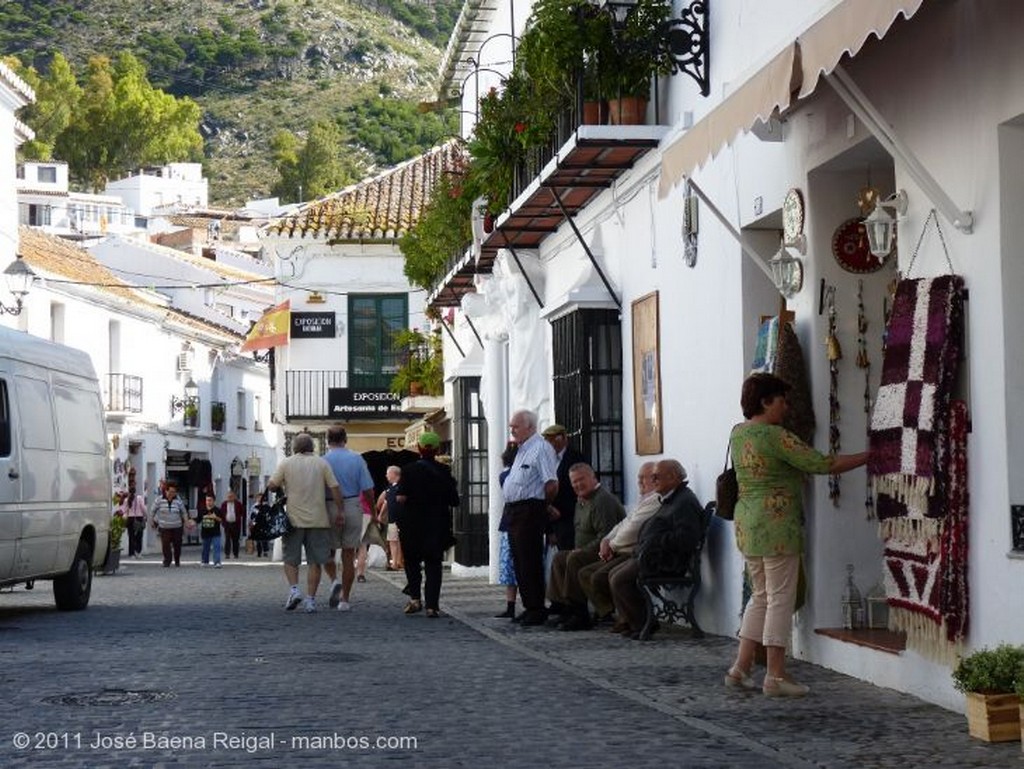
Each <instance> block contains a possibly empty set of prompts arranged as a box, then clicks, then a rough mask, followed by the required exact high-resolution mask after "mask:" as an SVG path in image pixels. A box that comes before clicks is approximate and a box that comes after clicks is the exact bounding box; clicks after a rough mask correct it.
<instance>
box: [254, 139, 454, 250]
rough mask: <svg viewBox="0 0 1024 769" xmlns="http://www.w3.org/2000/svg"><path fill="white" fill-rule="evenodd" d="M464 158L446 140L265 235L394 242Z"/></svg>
mask: <svg viewBox="0 0 1024 769" xmlns="http://www.w3.org/2000/svg"><path fill="white" fill-rule="evenodd" d="M465 161H466V152H465V149H464V148H463V145H462V143H461V141H459V140H458V139H452V140H450V141H448V142H446V143H445V144H442V145H441V146H439V147H435V148H434V149H432V150H430V151H429V152H426V153H424V154H423V155H420V156H418V157H415V158H413V159H412V160H408V161H406V162H405V163H402V164H401V165H398V166H395V167H394V168H392V169H389V170H387V171H385V172H383V173H381V174H379V175H377V176H374V177H372V178H370V179H365V180H363V181H361V182H359V183H357V184H354V185H352V186H351V187H347V188H346V189H343V190H341V191H339V192H335V193H332V194H331V195H328V196H327V197H324V198H321V199H320V200H316V201H313V202H310V203H307V204H305V205H303V206H302V207H301V208H300V209H299V210H298V211H297V212H296V213H294V214H292V215H290V216H287V217H284V218H282V219H278V220H276V221H273V222H271V223H270V224H268V225H267V227H266V232H268V233H271V234H274V235H287V236H288V237H300V238H304V237H316V238H326V239H329V240H384V241H391V240H394V239H395V238H400V237H401V236H402V235H404V234H405V233H406V232H408V231H409V229H410V228H412V227H413V226H414V225H415V224H416V222H417V221H419V217H420V212H421V211H422V210H423V206H424V205H425V204H426V203H427V202H428V201H429V200H430V195H431V193H432V191H433V189H434V187H435V185H436V184H437V182H438V180H439V179H440V178H441V175H442V174H445V173H451V172H453V171H459V170H461V169H462V168H463V167H464V165H465Z"/></svg>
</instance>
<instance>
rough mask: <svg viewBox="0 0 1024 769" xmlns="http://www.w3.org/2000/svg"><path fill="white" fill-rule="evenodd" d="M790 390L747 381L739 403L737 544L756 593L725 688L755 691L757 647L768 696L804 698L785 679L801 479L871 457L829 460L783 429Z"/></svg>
mask: <svg viewBox="0 0 1024 769" xmlns="http://www.w3.org/2000/svg"><path fill="white" fill-rule="evenodd" d="M789 389H790V387H789V385H788V384H787V383H786V382H785V381H783V380H782V379H779V378H778V377H777V376H774V375H772V374H752V375H751V376H749V377H747V379H746V381H745V382H744V383H743V392H742V394H741V396H740V406H741V408H742V409H743V416H744V417H746V419H747V421H746V422H743V423H742V424H738V425H736V427H734V428H733V430H732V435H731V436H730V451H731V453H732V461H733V465H734V466H735V468H736V478H737V480H738V481H739V488H740V496H739V502H738V503H737V505H736V517H735V525H736V544H737V546H738V547H739V549H740V552H741V553H743V557H744V559H745V560H746V563H747V573H748V574H749V576H750V582H751V585H752V587H753V593H752V595H751V598H750V601H749V602H748V603H747V608H746V610H745V611H744V613H743V623H742V625H741V626H740V648H739V652H738V654H737V655H736V661H735V662H734V663H733V666H732V667H731V668H730V669H729V672H728V673H727V674H726V676H725V685H726V686H731V687H740V688H743V689H753V688H755V686H756V685H755V684H754V682H753V680H752V679H751V677H750V670H751V667H752V666H753V663H754V652H755V650H756V648H757V644H759V643H763V644H764V645H765V647H766V649H767V652H768V672H767V674H766V675H765V678H764V685H763V686H762V691H763V692H764V693H765V695H767V696H769V697H799V696H802V695H804V694H807V692H808V688H807V687H806V686H803V685H801V684H798V683H796V682H794V681H793V680H791V679H790V678H789V677H788V676H787V675H786V647H787V645H788V644H789V634H790V631H791V629H792V626H793V610H794V607H795V605H796V586H797V577H798V574H799V571H800V555H801V553H802V552H803V549H804V545H803V539H804V532H803V509H802V508H803V506H802V498H803V479H804V475H805V474H806V473H816V474H826V473H827V474H833V475H834V474H838V473H845V472H846V471H847V470H852V469H854V468H855V467H860V466H861V465H863V464H864V463H865V462H867V459H868V454H867V452H861V453H859V454H842V455H838V456H834V455H833V456H828V455H825V454H822V453H820V452H818V451H816V450H815V449H814V448H812V447H811V446H808V445H807V444H806V443H804V442H803V441H802V440H800V439H799V438H797V437H796V436H795V435H793V433H791V432H789V431H788V430H786V429H785V428H784V427H782V421H783V419H784V417H785V415H786V410H787V409H788V408H789V406H788V404H787V402H786V394H787V393H788V391H789Z"/></svg>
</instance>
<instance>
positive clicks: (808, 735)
mask: <svg viewBox="0 0 1024 769" xmlns="http://www.w3.org/2000/svg"><path fill="white" fill-rule="evenodd" d="M197 557H198V553H197V552H196V551H195V549H194V548H190V549H187V550H186V553H185V556H184V558H183V565H182V567H181V568H180V569H175V568H170V569H164V568H161V567H160V565H159V563H158V562H156V561H154V560H153V559H152V558H149V559H147V560H146V561H145V562H139V561H130V562H126V563H125V564H124V566H123V568H122V572H121V573H119V574H118V575H116V576H113V577H98V578H97V579H96V580H95V581H94V583H93V597H92V603H91V605H90V607H89V609H88V610H86V611H85V612H79V613H61V612H57V611H56V610H55V609H54V608H53V604H52V597H51V593H50V585H49V583H39V584H38V585H37V586H36V588H35V590H32V591H27V590H25V589H24V587H18V588H17V589H15V590H14V591H5V592H4V593H3V594H0V655H2V656H0V659H2V661H3V666H2V673H0V676H2V679H0V680H2V682H3V683H2V690H3V693H4V696H3V702H2V705H0V714H2V721H3V723H4V725H5V731H4V732H3V733H0V766H2V767H5V768H6V767H72V766H73V767H90V769H91V768H93V767H199V766H216V767H235V766H239V767H240V766H253V765H260V766H275V767H279V766H285V765H294V766H304V767H311V766H315V767H335V766H338V767H340V766H345V767H378V766H408V767H438V768H442V767H474V768H477V767H491V768H496V767H584V766H606V765H618V764H622V765H625V766H629V767H631V768H635V769H642V768H643V767H658V769H663V768H664V767H665V766H684V767H737V768H740V767H769V768H770V767H851V768H852V767H858V768H864V767H907V766H910V767H986V768H988V767H993V768H994V767H1004V766H1005V767H1014V766H1017V767H1019V766H1024V760H1022V757H1021V756H1022V754H1021V748H1020V744H1019V743H1011V744H1009V745H989V744H985V743H981V742H978V741H976V740H971V739H970V738H969V737H968V736H967V729H966V723H965V720H964V718H963V717H962V716H960V715H958V714H955V713H950V712H948V711H945V710H942V709H940V708H937V707H933V706H930V705H927V704H924V703H922V702H921V701H919V700H916V699H914V698H912V697H908V696H905V695H901V694H897V693H895V692H892V691H888V690H884V689H880V688H877V687H873V686H871V685H868V684H865V683H862V682H860V681H856V680H854V679H850V678H846V677H844V676H841V675H838V674H835V673H832V672H830V671H827V670H824V669H821V668H817V667H813V666H810V665H805V664H800V663H796V664H795V665H794V667H793V671H794V673H795V675H796V676H797V677H798V678H799V679H800V680H801V681H804V682H806V683H808V684H810V685H811V687H812V693H811V695H810V696H809V697H807V698H806V699H805V700H803V701H772V700H768V699H766V698H764V697H762V696H761V695H760V693H759V692H758V693H756V694H742V693H736V692H733V691H731V690H726V689H725V688H724V687H722V684H721V679H722V673H723V671H724V669H725V667H726V665H727V662H728V660H729V658H730V656H731V654H732V651H733V641H732V640H731V639H727V638H721V637H708V638H706V639H703V640H699V641H698V640H695V639H692V638H691V637H690V636H689V633H688V632H687V631H685V630H682V629H679V630H674V629H673V630H671V631H668V632H662V633H659V634H658V635H656V636H655V638H654V640H652V641H651V642H648V643H642V644H641V643H637V642H630V641H626V640H623V639H621V638H620V637H618V636H613V635H611V634H609V633H607V632H605V630H603V629H602V630H595V631H590V632H584V633H560V632H557V631H555V630H553V629H550V628H520V627H518V626H517V625H515V624H513V623H511V622H509V621H508V620H499V619H492V618H491V615H492V614H494V613H495V611H496V610H499V609H500V608H501V606H502V605H503V596H502V590H501V588H498V587H494V586H490V585H487V584H486V582H485V581H483V580H479V579H453V578H451V577H450V576H448V575H446V581H445V588H444V591H443V593H442V609H443V611H444V612H445V613H446V614H445V616H443V617H442V618H441V619H439V620H430V619H427V618H426V617H424V615H423V614H417V615H413V616H405V615H403V614H402V612H401V608H402V606H403V604H404V596H402V595H401V593H400V588H401V586H402V584H403V583H402V582H401V581H400V580H399V578H398V575H397V574H391V573H386V572H382V571H379V570H374V571H371V572H370V575H369V578H368V582H367V583H366V584H357V585H356V586H355V588H354V591H353V611H352V612H350V613H347V614H346V613H339V612H333V611H329V610H327V608H326V590H325V589H324V588H322V589H321V595H320V599H321V604H322V605H321V610H320V611H319V612H318V613H316V614H314V615H307V614H303V613H301V611H296V612H291V613H288V612H285V611H284V610H283V608H282V604H283V601H284V598H285V593H286V590H285V583H284V579H283V577H282V574H281V568H280V565H279V564H270V563H266V562H257V561H255V560H254V559H253V558H252V556H243V560H241V561H231V562H229V563H227V564H226V565H225V568H223V569H219V570H215V569H203V568H200V567H199V566H198V565H197V564H195V563H194V561H195V560H197ZM184 561H191V563H185V562H184ZM23 743H27V745H25V744H23Z"/></svg>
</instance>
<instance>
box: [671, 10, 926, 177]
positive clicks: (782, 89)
mask: <svg viewBox="0 0 1024 769" xmlns="http://www.w3.org/2000/svg"><path fill="white" fill-rule="evenodd" d="M923 3H924V0H842V2H840V3H839V4H838V5H837V6H836V7H835V8H833V9H832V10H831V11H829V12H828V13H826V14H825V15H824V16H822V17H821V18H820V19H819V20H818V21H816V22H815V23H814V24H812V25H811V26H810V27H808V28H807V29H806V30H805V31H804V32H803V33H802V34H800V35H799V36H798V37H797V39H796V40H794V41H793V42H792V43H790V44H788V45H787V46H786V47H785V48H784V49H783V50H782V51H781V52H780V53H778V54H777V55H776V56H775V57H774V58H772V60H771V61H770V62H768V64H766V65H765V66H764V67H762V68H761V69H759V70H758V71H757V72H756V73H755V74H754V75H753V76H752V77H750V78H749V79H748V80H747V81H746V82H744V83H743V84H742V85H741V86H740V87H739V88H737V89H736V90H735V91H733V92H732V93H731V94H729V95H728V96H727V97H725V99H723V100H722V102H721V103H720V104H719V105H718V106H716V107H715V108H714V109H712V110H711V112H709V113H708V114H707V115H705V116H704V117H703V118H701V120H699V121H698V122H697V123H696V124H694V125H693V127H692V128H690V129H689V130H688V131H687V132H686V133H685V134H683V135H682V136H681V137H679V139H677V140H676V141H675V142H674V143H673V144H671V145H670V146H669V147H668V148H667V149H665V151H664V153H663V154H662V161H661V183H660V185H659V195H660V196H661V197H665V196H666V195H668V193H669V190H671V189H672V187H673V186H675V185H676V184H677V183H678V182H679V181H680V180H681V179H682V178H683V177H684V176H686V175H688V174H690V173H691V172H692V171H693V169H694V168H697V167H698V166H700V165H701V164H702V163H704V162H706V161H707V160H708V159H710V158H712V157H714V156H715V155H716V154H717V153H718V152H719V151H721V149H722V148H723V147H726V146H728V145H729V144H731V143H732V142H733V140H734V139H735V138H736V136H737V135H738V134H740V133H741V132H745V131H747V130H749V129H750V128H751V127H752V126H753V125H754V124H755V123H757V122H758V121H759V120H761V121H767V120H768V118H769V117H771V115H772V114H773V113H774V112H775V111H776V110H777V111H779V112H783V111H785V110H786V109H787V108H788V107H789V106H790V104H791V103H792V101H793V100H794V99H798V98H804V97H806V96H809V95H810V94H812V93H813V92H814V89H815V88H816V87H817V85H818V81H819V80H820V78H821V76H822V75H827V74H828V73H830V72H832V70H833V69H835V67H836V65H837V64H838V63H839V61H840V59H842V57H843V56H844V55H845V54H850V55H851V56H855V55H856V54H857V52H858V51H860V49H861V48H862V47H863V46H864V43H865V42H867V39H868V37H869V36H870V35H875V36H876V37H878V38H879V39H881V38H883V37H885V35H886V33H888V31H889V29H890V28H891V27H892V25H893V23H894V22H895V21H896V18H897V17H898V16H900V15H901V14H902V15H903V17H904V18H905V19H909V18H910V17H911V16H913V15H914V14H915V13H917V11H918V9H919V8H920V7H921V5H922V4H923Z"/></svg>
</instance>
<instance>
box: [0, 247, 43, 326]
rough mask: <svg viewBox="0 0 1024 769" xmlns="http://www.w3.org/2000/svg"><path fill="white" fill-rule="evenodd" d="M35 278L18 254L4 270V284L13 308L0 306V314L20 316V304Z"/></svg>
mask: <svg viewBox="0 0 1024 769" xmlns="http://www.w3.org/2000/svg"><path fill="white" fill-rule="evenodd" d="M35 278H36V274H35V273H34V272H33V271H32V268H31V267H29V266H28V265H27V264H25V260H24V259H22V258H21V254H18V257H17V258H16V259H15V260H14V261H13V262H11V263H10V264H9V265H7V267H6V268H5V269H4V282H5V283H6V284H7V290H8V291H10V292H11V295H12V296H13V297H14V306H13V307H7V306H5V305H3V304H0V312H3V313H7V314H8V315H19V314H21V307H22V302H23V301H24V299H25V297H26V296H27V295H28V290H29V288H30V287H31V286H32V282H33V281H34V280H35Z"/></svg>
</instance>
